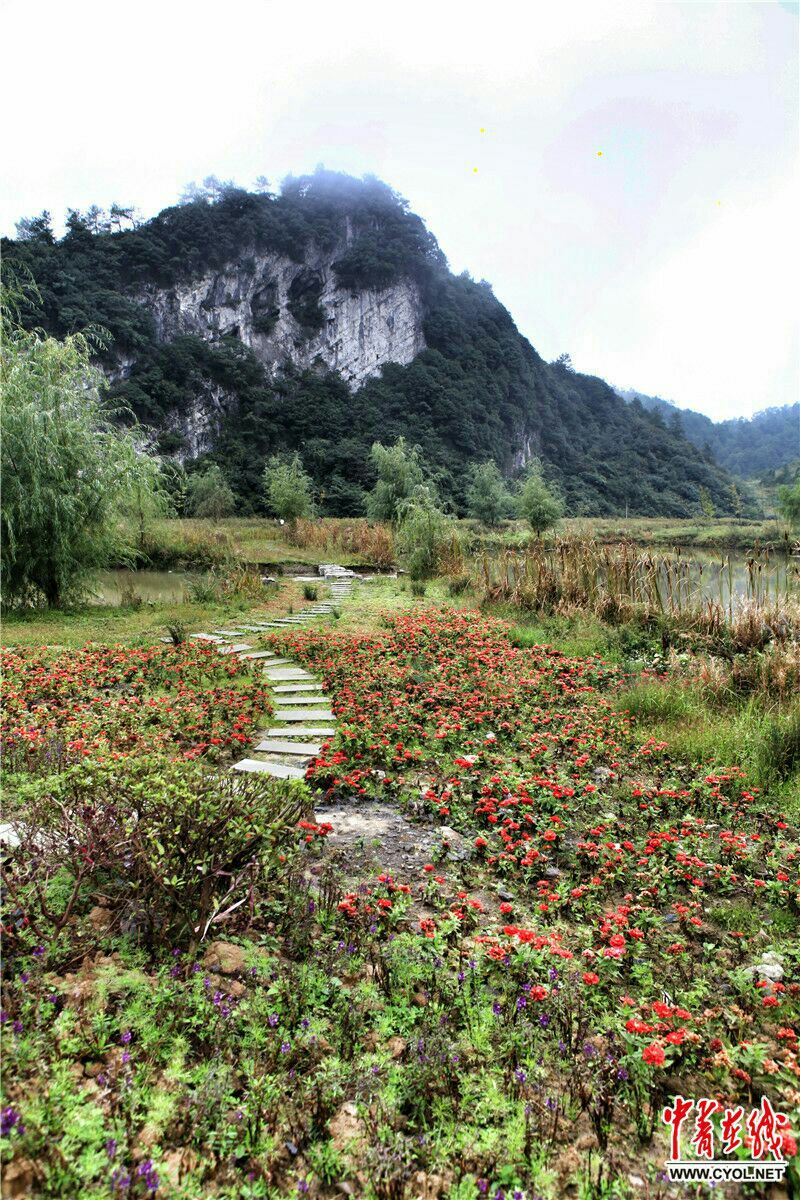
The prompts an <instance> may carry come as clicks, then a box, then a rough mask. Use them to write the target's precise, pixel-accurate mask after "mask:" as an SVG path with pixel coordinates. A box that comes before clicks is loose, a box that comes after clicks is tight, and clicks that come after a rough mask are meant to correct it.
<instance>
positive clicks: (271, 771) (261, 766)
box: [233, 758, 306, 779]
mask: <svg viewBox="0 0 800 1200" xmlns="http://www.w3.org/2000/svg"><path fill="white" fill-rule="evenodd" d="M233 770H234V771H253V772H255V773H257V774H260V775H274V776H275V778H276V779H305V775H306V773H305V771H304V769H303V768H302V767H287V766H286V765H285V764H284V763H272V762H262V761H261V759H259V758H243V759H242V761H241V762H238V763H234V765H233Z"/></svg>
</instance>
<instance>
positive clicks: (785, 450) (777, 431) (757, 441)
mask: <svg viewBox="0 0 800 1200" xmlns="http://www.w3.org/2000/svg"><path fill="white" fill-rule="evenodd" d="M619 394H620V395H621V396H623V397H624V398H625V399H627V400H632V399H634V398H635V397H636V398H638V399H639V400H640V401H641V403H642V404H643V405H644V407H645V408H646V409H649V410H650V411H652V412H660V413H661V415H662V416H663V417H664V419H665V420H666V421H667V424H668V425H671V426H672V427H677V423H679V425H680V428H681V430H682V431H683V433H684V435H685V437H686V438H687V439H688V440H689V441H690V442H692V444H693V445H695V446H697V447H699V448H700V449H701V450H703V449H706V448H707V449H708V450H709V451H710V452H711V454H712V456H713V457H714V459H715V460H716V462H718V463H719V464H720V466H722V467H724V468H725V470H726V471H732V472H733V473H734V475H741V476H742V477H743V478H744V479H753V478H755V477H756V476H760V475H763V474H765V473H766V472H768V471H775V470H779V469H780V468H781V467H783V466H785V465H786V464H787V463H789V462H791V460H792V459H794V458H796V457H797V451H798V448H800V404H787V405H784V406H783V407H782V408H765V409H764V411H763V412H757V413H756V414H755V415H754V416H752V417H734V418H732V419H731V420H729V421H712V420H711V418H710V417H707V416H705V415H704V414H703V413H699V412H693V411H692V410H691V409H685V408H677V407H676V406H675V405H674V404H671V403H670V402H669V400H662V399H661V398H660V397H659V396H643V395H642V394H641V393H640V392H632V391H620V393H619Z"/></svg>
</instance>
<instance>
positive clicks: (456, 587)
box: [447, 575, 471, 596]
mask: <svg viewBox="0 0 800 1200" xmlns="http://www.w3.org/2000/svg"><path fill="white" fill-rule="evenodd" d="M470 582H471V580H470V577H469V575H456V576H454V577H453V578H452V579H451V580H450V582H449V583H448V585H447V591H448V593H449V594H450V595H451V596H462V595H463V594H464V592H465V591H466V590H467V588H468V587H469V585H470Z"/></svg>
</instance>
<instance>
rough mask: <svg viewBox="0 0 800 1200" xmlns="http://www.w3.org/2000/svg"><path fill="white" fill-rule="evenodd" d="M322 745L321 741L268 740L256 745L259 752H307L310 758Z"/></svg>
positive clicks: (317, 752)
mask: <svg viewBox="0 0 800 1200" xmlns="http://www.w3.org/2000/svg"><path fill="white" fill-rule="evenodd" d="M321 749H322V746H321V745H320V744H319V742H279V741H271V740H269V739H268V740H267V741H266V742H259V743H258V745H257V746H256V753H257V754H300V755H302V754H305V755H306V757H308V758H313V757H314V755H315V754H319V752H320V750H321Z"/></svg>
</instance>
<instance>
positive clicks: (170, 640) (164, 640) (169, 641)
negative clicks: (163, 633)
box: [158, 638, 172, 646]
mask: <svg viewBox="0 0 800 1200" xmlns="http://www.w3.org/2000/svg"><path fill="white" fill-rule="evenodd" d="M158 640H159V641H160V642H166V643H167V645H168V646H171V645H172V638H159V639H158Z"/></svg>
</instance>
